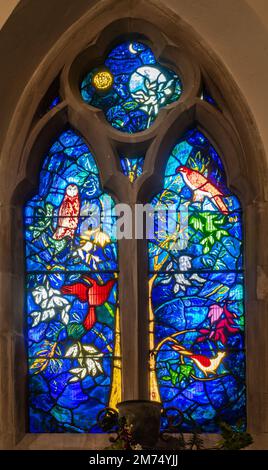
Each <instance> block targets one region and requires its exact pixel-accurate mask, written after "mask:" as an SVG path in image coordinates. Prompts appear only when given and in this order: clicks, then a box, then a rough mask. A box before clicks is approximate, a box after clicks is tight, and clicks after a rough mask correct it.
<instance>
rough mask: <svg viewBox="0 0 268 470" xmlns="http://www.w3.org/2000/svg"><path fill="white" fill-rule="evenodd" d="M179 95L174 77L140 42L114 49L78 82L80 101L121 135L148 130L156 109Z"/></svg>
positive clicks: (179, 88) (176, 77) (179, 84)
mask: <svg viewBox="0 0 268 470" xmlns="http://www.w3.org/2000/svg"><path fill="white" fill-rule="evenodd" d="M181 93H182V84H181V80H180V79H179V77H178V76H177V74H176V73H175V72H174V71H173V70H171V69H169V68H167V67H165V66H162V65H161V64H160V63H159V62H157V59H156V57H155V55H154V53H153V52H152V50H151V49H150V47H149V46H148V45H147V44H145V43H142V42H137V41H126V42H123V43H121V44H119V45H117V46H116V47H114V48H113V49H112V50H111V51H110V52H109V54H108V55H107V57H106V59H105V61H104V63H103V65H102V66H99V67H96V68H94V69H92V70H91V71H90V72H89V73H88V74H87V75H86V76H85V78H84V79H83V81H82V83H81V96H82V98H83V100H84V101H85V102H86V103H88V104H90V105H91V106H95V107H97V108H100V109H102V110H103V112H104V114H105V117H106V119H107V121H108V122H109V123H110V124H111V125H112V126H113V127H114V128H115V129H118V130H120V131H122V132H129V133H135V132H139V131H144V130H145V129H147V128H148V127H150V126H151V125H152V124H153V122H154V121H155V119H156V118H157V115H158V113H159V110H160V109H161V108H163V107H164V106H167V105H169V104H171V103H173V102H174V101H177V100H178V99H179V98H180V96H181Z"/></svg>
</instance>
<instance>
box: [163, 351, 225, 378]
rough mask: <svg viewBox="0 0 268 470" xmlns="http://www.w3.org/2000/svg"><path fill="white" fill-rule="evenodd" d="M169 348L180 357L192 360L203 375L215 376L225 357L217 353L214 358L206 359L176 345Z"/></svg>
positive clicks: (222, 352) (222, 353)
mask: <svg viewBox="0 0 268 470" xmlns="http://www.w3.org/2000/svg"><path fill="white" fill-rule="evenodd" d="M171 347H172V349H174V350H175V351H177V352H178V353H179V354H181V355H182V356H186V357H188V358H189V359H192V361H193V362H194V363H195V364H196V365H197V367H198V369H200V370H201V371H202V372H203V373H204V374H205V375H208V374H216V372H217V369H218V367H219V366H220V364H221V361H222V359H223V358H224V357H225V355H226V353H225V352H224V351H219V352H218V353H217V355H216V356H215V357H207V356H204V355H203V354H194V353H192V352H191V351H187V350H186V349H185V348H184V347H183V346H180V345H178V344H174V345H173V346H171Z"/></svg>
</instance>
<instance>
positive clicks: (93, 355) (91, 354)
mask: <svg viewBox="0 0 268 470" xmlns="http://www.w3.org/2000/svg"><path fill="white" fill-rule="evenodd" d="M65 356H66V357H70V358H76V359H77V361H78V364H79V366H80V367H75V368H73V369H70V373H71V374H73V377H71V378H70V379H69V382H78V381H79V380H82V379H84V378H85V377H86V376H88V375H89V376H91V377H95V376H96V375H100V374H103V368H102V364H101V360H102V357H103V353H101V352H99V351H98V349H96V348H95V347H94V346H92V345H91V344H81V343H80V341H78V342H77V343H74V344H73V345H72V346H71V347H70V348H69V349H68V350H67V351H66V354H65Z"/></svg>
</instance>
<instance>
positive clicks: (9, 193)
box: [0, 2, 268, 449]
mask: <svg viewBox="0 0 268 470" xmlns="http://www.w3.org/2000/svg"><path fill="white" fill-rule="evenodd" d="M111 3H112V2H111ZM133 14H135V16H136V18H127V17H126V18H123V19H121V20H117V18H116V12H112V13H111V12H110V14H108V13H107V12H104V13H103V17H102V21H103V23H104V24H102V25H99V24H98V22H97V21H95V23H96V24H95V29H94V28H93V27H92V24H93V23H92V21H93V19H92V18H90V17H89V18H87V22H85V24H83V25H81V24H80V25H79V24H78V25H76V30H75V31H73V35H74V37H75V38H76V40H75V43H72V47H71V51H69V54H68V52H67V51H66V50H65V52H64V51H62V49H61V50H60V49H59V47H58V49H57V47H56V46H58V45H56V46H55V49H56V50H55V51H53V52H54V57H53V54H50V56H48V57H47V60H46V61H45V62H46V63H43V64H42V65H41V66H40V69H39V70H38V73H37V74H36V76H35V77H33V83H31V84H29V87H28V88H27V90H26V91H25V96H24V97H23V100H22V102H20V103H19V104H18V113H17V115H15V116H14V122H13V127H14V129H13V131H12V132H9V133H8V134H7V138H6V143H5V149H6V152H5V161H3V162H2V164H3V167H2V168H3V172H2V168H1V173H0V174H1V175H3V176H2V181H1V183H3V184H1V186H2V188H1V189H3V199H2V200H3V204H2V207H1V212H2V214H1V221H2V224H1V225H2V229H3V232H2V234H1V246H0V247H1V249H2V250H3V253H2V254H1V258H0V262H1V264H2V266H1V271H2V275H1V284H2V286H1V287H2V288H3V292H4V297H3V302H2V306H1V310H2V311H1V317H2V328H1V343H2V344H1V358H2V364H1V369H2V370H1V375H2V376H3V377H4V379H3V380H4V381H3V386H2V389H3V390H2V392H3V398H2V399H1V415H2V417H3V418H2V419H3V421H4V428H3V431H2V433H3V444H2V447H3V448H21V449H26V448H32V449H34V448H39V449H41V448H62V449H63V448H80V449H82V448H99V447H102V446H104V445H106V444H107V442H108V439H107V436H105V435H103V436H102V435H82V436H81V435H79V436H78V435H76V434H64V435H60V434H46V435H45V434H41V435H40V434H38V435H33V434H29V433H27V432H26V431H25V430H26V428H27V424H26V423H27V418H26V414H27V413H26V410H27V386H26V379H27V365H26V355H25V354H26V353H25V343H24V337H23V330H24V319H23V291H24V260H23V220H22V210H21V208H22V205H23V203H24V202H25V201H26V200H27V199H28V198H29V197H30V196H31V195H32V194H33V193H34V192H35V191H36V188H37V185H38V173H39V172H38V168H40V164H41V161H42V158H43V155H44V153H45V152H46V150H47V148H48V147H49V144H50V143H51V142H52V141H53V140H54V139H55V137H56V136H57V134H58V133H59V132H60V131H61V130H63V129H64V127H65V126H66V125H68V124H69V125H70V126H71V127H73V128H74V130H77V131H78V132H79V133H80V134H81V135H82V136H83V138H84V139H85V141H86V143H87V144H88V145H89V147H90V148H91V150H92V152H93V155H94V157H95V159H96V162H97V164H98V166H99V169H100V175H101V181H102V184H103V186H104V189H105V190H107V191H108V192H109V193H110V194H111V195H112V196H113V197H115V199H116V200H117V201H118V202H128V203H129V204H131V205H133V204H135V202H144V203H145V202H148V201H150V198H151V197H152V195H154V194H155V193H157V192H158V191H159V190H160V189H161V183H162V175H163V172H162V170H163V169H164V166H165V162H166V160H167V157H168V155H169V152H170V150H171V149H172V147H173V145H174V144H175V142H176V141H177V139H178V137H179V136H181V135H183V133H184V132H185V131H186V130H187V129H188V128H189V127H190V126H192V125H196V126H197V127H198V128H199V129H200V130H201V131H202V132H203V133H204V134H205V135H206V136H207V137H208V138H209V140H210V141H211V143H212V145H214V147H215V148H216V150H217V151H218V153H219V155H220V156H221V158H222V161H223V163H224V166H225V169H226V174H227V177H228V185H229V187H230V188H231V189H232V191H233V192H234V193H235V194H237V195H238V197H239V198H240V200H241V203H242V207H243V210H244V232H245V270H246V294H247V297H246V346H247V348H246V352H247V397H248V400H247V404H248V429H249V431H251V432H252V433H255V434H256V435H259V434H260V433H264V432H265V431H266V432H267V431H268V424H267V416H266V422H265V417H264V416H263V407H264V406H265V397H266V396H267V395H265V377H263V376H262V375H261V370H262V369H261V366H262V365H263V362H261V361H260V358H262V355H263V354H264V352H265V351H264V348H265V338H263V335H262V324H263V323H262V322H265V321H266V322H267V320H266V319H265V309H266V308H267V306H266V304H267V302H266V298H267V288H265V284H266V283H267V278H266V272H267V265H268V263H267V257H268V252H267V248H266V246H265V238H266V231H267V229H268V227H267V222H266V223H265V219H267V215H268V209H267V203H266V201H265V187H264V185H263V181H264V179H263V178H262V173H264V172H265V174H266V168H265V165H264V158H263V153H262V147H261V143H260V140H259V136H258V134H257V131H256V129H255V127H254V122H252V119H251V116H250V113H249V111H248V110H247V107H246V104H245V103H244V100H243V97H241V96H240V93H239V90H238V89H237V87H236V85H235V84H234V82H233V81H232V79H231V78H230V77H229V75H228V73H227V72H226V71H225V70H224V67H223V66H222V64H220V63H219V62H218V61H216V59H215V58H214V57H211V56H212V54H208V53H207V51H206V50H204V46H203V45H202V44H201V43H200V41H199V38H196V37H195V35H194V33H193V32H192V31H191V30H190V28H189V27H188V26H186V25H184V24H181V20H179V19H177V23H176V18H167V17H166V16H165V15H164V14H163V13H161V12H157V13H156V12H150V21H151V22H150V23H149V22H148V21H146V16H149V15H148V12H146V9H145V11H144V6H143V11H141V10H139V7H138V6H137V8H136V11H135V9H134V11H133ZM113 15H114V18H113V19H114V20H115V21H112V22H111V16H113ZM95 20H96V18H95ZM89 24H90V25H91V29H90V30H89V28H88V25H89ZM167 25H169V26H170V27H169V28H167ZM164 26H166V28H164ZM163 29H164V30H165V31H169V33H170V34H169V37H168V38H167V36H165V35H164V34H162V33H161V31H163ZM100 31H102V32H101V33H99V32H100ZM118 31H120V36H121V37H130V36H133V35H135V37H136V38H139V37H141V38H144V40H146V41H148V42H149V44H151V45H152V47H153V50H154V52H155V53H156V56H157V57H159V60H160V62H162V63H164V64H165V63H168V64H170V63H171V64H172V63H173V64H174V65H175V68H176V67H177V64H178V63H179V64H180V69H179V70H178V73H179V75H180V76H181V78H182V82H183V86H184V88H185V92H184V93H183V95H182V97H181V99H180V100H179V102H177V103H173V104H172V105H170V106H168V107H167V108H165V109H162V110H161V112H160V113H159V116H158V118H157V119H156V121H155V123H154V124H153V125H152V126H151V128H150V129H147V130H146V131H143V132H142V133H139V134H133V135H131V136H130V135H127V134H123V133H120V132H118V131H117V130H115V129H113V128H112V127H111V126H110V125H109V124H108V123H107V122H106V120H105V118H104V116H103V113H102V112H101V111H100V110H98V109H96V108H93V107H91V106H88V105H86V104H85V103H83V102H82V100H81V98H80V96H79V91H78V87H77V83H78V81H79V79H80V78H81V76H82V75H83V73H84V72H85V71H86V70H89V69H90V63H92V62H94V60H95V59H96V58H97V57H100V56H102V55H103V54H104V53H105V50H106V49H107V47H108V45H110V44H111V41H113V40H115V39H116V38H118ZM82 32H83V34H82ZM96 36H97V39H96V41H94V39H93V38H94V37H96ZM69 39H70V38H69ZM89 43H90V44H91V45H90V46H89V47H88V48H86V49H85V50H84V52H82V53H80V51H81V50H83V49H84V48H85V46H86V45H87V44H89ZM66 44H68V41H67V42H66ZM174 44H176V46H175V45H174ZM59 53H64V54H65V57H64V60H63V63H62V64H61V65H63V68H62V72H61V76H60V87H61V95H62V98H63V101H62V102H61V103H60V104H59V105H58V106H57V108H54V109H52V110H51V111H49V112H48V113H47V114H45V115H44V116H43V117H42V118H41V119H40V120H39V121H38V122H36V121H35V119H34V118H33V116H34V113H35V111H36V109H37V107H38V104H39V101H40V93H37V90H38V88H39V91H40V90H43V91H42V93H43V94H44V93H45V91H46V89H47V88H48V87H49V83H48V80H47V78H48V77H49V76H50V82H51V79H52V80H53V79H54V78H55V77H56V76H57V75H58V74H59V72H60V70H59V69H58V65H59V64H57V63H56V61H55V57H57V55H58V54H59ZM51 56H52V57H51ZM213 59H214V60H213ZM174 65H173V66H174ZM46 72H47V76H46ZM201 77H202V79H203V80H204V81H205V82H206V83H207V85H208V86H209V88H210V89H211V91H212V94H213V96H215V98H216V99H217V101H218V103H219V105H220V107H221V110H222V112H221V113H220V112H219V111H217V110H215V109H214V108H213V107H212V106H210V105H209V104H208V103H206V102H204V101H202V100H200V99H199V98H198V94H199V92H200V89H201ZM30 85H31V86H30ZM219 90H220V91H219ZM130 149H131V150H130ZM134 149H135V150H134ZM119 151H120V152H124V151H125V152H131V151H133V153H134V152H137V151H143V152H144V151H146V159H145V164H144V172H143V175H142V176H141V177H140V178H138V179H137V180H136V181H135V182H134V184H132V185H131V184H130V182H129V180H128V178H125V177H124V176H123V175H122V173H121V171H120V163H119V160H118V158H117V153H118V152H119ZM104 156H105V157H106V158H105V159H104ZM11 160H12V165H10V164H9V162H10V161H11ZM146 256H147V254H146V241H143V240H141V241H138V242H137V241H135V240H121V241H120V242H119V260H120V266H119V269H120V284H119V295H120V299H119V300H120V311H121V332H122V356H123V399H137V398H139V399H146V398H148V374H147V367H148V366H147V360H148V338H147V335H146V334H144V335H141V334H140V332H141V331H147V315H148V313H147V312H148V302H147V298H148V288H147V258H146ZM12 292H16V295H12ZM10 312H11V313H10ZM18 312H19V313H18ZM124 312H126V313H125V314H124ZM133 333H135V334H133ZM255 338H258V343H257V344H256V339H255ZM18 358H19V360H18ZM129 370H131V373H129V372H128V371H129ZM124 371H125V372H124ZM8 377H9V380H8ZM266 380H267V378H266ZM262 439H263V437H262V438H261V437H260V440H262Z"/></svg>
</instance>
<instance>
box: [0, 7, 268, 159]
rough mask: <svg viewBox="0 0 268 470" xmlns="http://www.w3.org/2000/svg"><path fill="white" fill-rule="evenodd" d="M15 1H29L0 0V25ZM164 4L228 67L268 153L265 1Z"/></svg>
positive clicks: (267, 56)
mask: <svg viewBox="0 0 268 470" xmlns="http://www.w3.org/2000/svg"><path fill="white" fill-rule="evenodd" d="M35 1H36V2H41V4H42V3H43V2H44V1H45V0H35ZM99 1H104V0H99ZM161 1H163V0H161ZM151 2H152V3H155V4H157V3H159V2H160V0H151ZM18 3H23V5H24V7H25V4H26V5H27V3H31V2H25V1H24V2H19V1H18V0H0V26H1V24H3V23H4V22H5V20H7V19H8V17H9V16H10V15H11V17H12V18H14V15H15V14H16V10H15V12H14V11H13V9H14V7H15V5H16V4H18ZM34 3H35V2H34ZM67 3H68V2H67V0H66V4H67ZM79 3H80V0H77V6H78V5H79ZM89 4H90V2H89ZM130 5H131V2H130ZM165 5H166V6H167V7H169V8H170V9H171V10H173V11H174V12H176V13H177V14H178V15H179V16H181V17H182V18H183V19H184V20H185V21H186V22H187V23H189V24H190V25H191V26H192V27H193V28H194V29H195V30H196V31H197V32H198V33H199V34H200V36H201V37H202V38H203V39H204V40H205V41H206V42H207V44H208V46H210V48H212V49H213V50H214V52H215V53H216V54H217V55H218V56H219V58H220V59H221V60H222V61H223V63H224V64H225V66H226V67H227V68H228V70H229V72H230V73H231V75H232V76H233V78H234V79H235V81H236V82H237V84H238V86H239V88H240V90H241V92H242V93H243V95H244V96H245V98H246V100H247V102H248V105H249V107H250V109H251V111H252V113H253V115H254V117H255V120H256V123H257V127H258V129H259V132H260V135H261V137H262V140H263V143H264V146H265V148H266V152H267V155H268V132H267V130H266V128H267V107H268V1H267V0H187V1H185V0H165ZM43 6H44V4H43ZM12 11H13V14H12ZM13 21H14V19H13ZM7 25H8V22H7V23H6V26H7ZM42 33H43V34H44V31H42ZM47 33H48V34H49V29H48V30H47ZM27 53H29V54H30V53H31V51H30V49H28V50H27ZM40 59H41V57H40Z"/></svg>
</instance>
